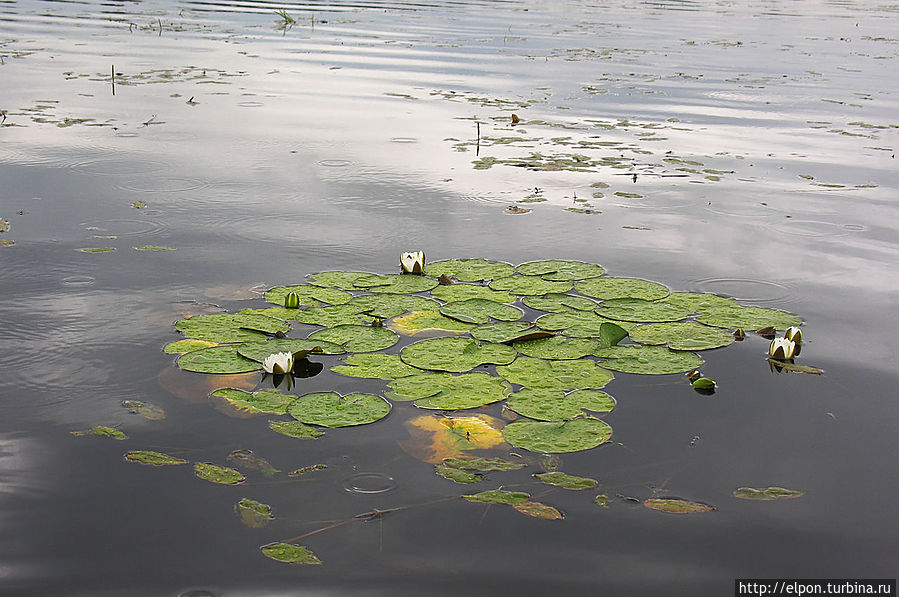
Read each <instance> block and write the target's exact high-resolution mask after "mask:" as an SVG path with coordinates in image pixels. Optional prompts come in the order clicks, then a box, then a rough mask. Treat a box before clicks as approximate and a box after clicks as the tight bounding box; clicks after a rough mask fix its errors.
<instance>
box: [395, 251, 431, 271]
mask: <svg viewBox="0 0 899 597" xmlns="http://www.w3.org/2000/svg"><path fill="white" fill-rule="evenodd" d="M400 267H402V268H403V273H406V274H420V273H422V272H423V271H424V269H425V254H424V252H422V251H415V252H414V253H403V254H401V255H400Z"/></svg>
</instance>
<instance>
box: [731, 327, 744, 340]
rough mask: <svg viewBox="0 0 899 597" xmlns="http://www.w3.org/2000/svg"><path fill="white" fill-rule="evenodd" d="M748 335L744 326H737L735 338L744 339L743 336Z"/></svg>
mask: <svg viewBox="0 0 899 597" xmlns="http://www.w3.org/2000/svg"><path fill="white" fill-rule="evenodd" d="M745 337H746V332H744V331H743V328H737V329H735V330H734V340H740V341H742V340H743V338H745Z"/></svg>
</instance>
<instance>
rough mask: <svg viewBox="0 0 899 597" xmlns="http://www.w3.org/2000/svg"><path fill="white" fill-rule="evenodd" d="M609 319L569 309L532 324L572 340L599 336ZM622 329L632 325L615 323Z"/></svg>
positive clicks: (589, 312)
mask: <svg viewBox="0 0 899 597" xmlns="http://www.w3.org/2000/svg"><path fill="white" fill-rule="evenodd" d="M611 321H612V320H611V319H607V318H605V317H600V316H599V315H597V314H596V313H594V312H593V311H574V310H571V309H568V310H565V311H557V312H554V313H550V314H548V315H542V316H540V317H538V318H537V321H536V322H534V323H535V324H536V325H537V327H539V328H540V329H544V330H552V331H557V332H561V333H562V334H565V335H566V336H571V337H573V338H595V337H597V336H600V335H601V332H602V326H603V324H605V323H609V322H611ZM615 323H616V325H618V326H619V327H622V328H629V327H633V325H634V324H628V323H623V322H615Z"/></svg>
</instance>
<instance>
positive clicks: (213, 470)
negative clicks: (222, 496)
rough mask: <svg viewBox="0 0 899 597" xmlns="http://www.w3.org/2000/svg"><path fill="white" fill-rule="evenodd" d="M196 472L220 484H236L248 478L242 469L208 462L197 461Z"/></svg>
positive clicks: (206, 479) (203, 477) (201, 476)
mask: <svg viewBox="0 0 899 597" xmlns="http://www.w3.org/2000/svg"><path fill="white" fill-rule="evenodd" d="M194 473H195V474H196V475H197V476H198V477H200V478H201V479H203V480H205V481H210V482H212V483H218V484H220V485H235V484H237V483H243V482H244V481H245V480H246V477H244V476H243V475H242V474H241V473H240V471H237V470H235V469H233V468H228V467H227V466H219V465H217V464H210V463H208V462H197V463H196V464H194Z"/></svg>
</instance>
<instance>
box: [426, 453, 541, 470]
mask: <svg viewBox="0 0 899 597" xmlns="http://www.w3.org/2000/svg"><path fill="white" fill-rule="evenodd" d="M443 464H445V465H447V466H451V467H453V468H458V469H462V470H466V471H480V472H489V471H517V470H518V469H520V468H524V467H525V466H526V465H525V464H524V463H523V462H512V461H511V460H505V459H503V458H475V457H473V456H458V457H456V458H444V459H443Z"/></svg>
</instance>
